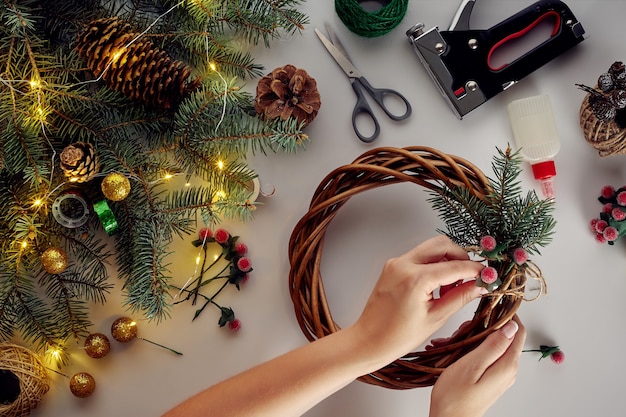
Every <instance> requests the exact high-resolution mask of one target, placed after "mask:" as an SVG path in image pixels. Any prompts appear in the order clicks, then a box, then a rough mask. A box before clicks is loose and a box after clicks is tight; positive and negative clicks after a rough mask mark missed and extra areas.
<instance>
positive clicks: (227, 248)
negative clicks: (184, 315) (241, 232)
mask: <svg viewBox="0 0 626 417" xmlns="http://www.w3.org/2000/svg"><path fill="white" fill-rule="evenodd" d="M192 244H193V245H194V246H195V247H201V248H202V250H203V252H204V256H203V257H202V263H201V265H200V266H199V268H198V269H197V271H196V272H197V276H196V277H195V278H193V279H190V280H189V281H188V282H187V283H186V284H185V286H184V287H183V288H177V287H174V288H177V289H178V290H179V291H180V292H181V293H186V294H187V296H186V297H185V298H184V299H182V300H181V301H178V302H177V303H175V304H178V303H181V302H184V301H188V300H190V301H191V303H192V305H196V303H197V302H198V300H199V299H202V300H204V303H203V304H202V305H201V306H200V307H199V308H198V309H197V310H196V312H195V315H194V317H193V320H195V319H196V318H197V317H198V316H199V315H200V314H201V313H202V312H203V311H204V309H205V308H206V307H207V306H209V305H213V306H214V307H217V308H218V309H219V310H220V319H219V321H218V325H219V326H220V327H225V326H227V325H228V328H229V329H230V330H232V331H234V332H237V331H239V329H240V328H241V320H239V319H238V318H236V317H235V312H234V311H233V309H232V308H230V307H224V306H222V305H220V304H218V303H217V301H216V300H215V299H216V297H217V296H218V295H219V294H220V293H221V292H222V291H223V290H224V289H225V288H226V287H227V286H228V285H234V286H235V287H236V288H237V290H240V289H241V284H244V283H246V282H247V281H248V280H249V278H250V275H249V273H250V272H251V271H252V261H251V260H250V258H248V257H247V254H248V246H247V245H246V244H245V243H243V242H240V241H239V236H232V235H231V234H230V233H229V232H228V231H227V230H226V229H217V230H215V231H212V230H211V229H209V228H206V227H205V228H202V229H200V231H199V232H198V239H196V240H194V241H193V242H192ZM211 244H217V245H219V247H221V252H220V253H219V254H218V255H217V256H215V257H214V258H212V259H211V260H210V259H209V257H207V254H208V250H209V246H210V245H211ZM194 274H195V273H194ZM217 281H222V284H221V285H220V286H219V287H217V289H215V288H216V287H215V286H210V285H209V284H211V283H213V282H217ZM209 288H213V289H214V290H213V292H212V293H211V294H206V293H204V292H201V290H204V291H206V290H207V289H209Z"/></svg>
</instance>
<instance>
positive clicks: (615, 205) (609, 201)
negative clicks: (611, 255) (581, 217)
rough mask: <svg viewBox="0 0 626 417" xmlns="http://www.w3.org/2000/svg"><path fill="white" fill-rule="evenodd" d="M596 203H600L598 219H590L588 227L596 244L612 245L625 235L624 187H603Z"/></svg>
mask: <svg viewBox="0 0 626 417" xmlns="http://www.w3.org/2000/svg"><path fill="white" fill-rule="evenodd" d="M598 201H600V203H602V211H601V212H600V216H599V217H596V218H593V219H591V221H590V222H589V227H590V228H591V231H592V233H594V235H595V239H596V242H598V243H608V244H609V245H614V244H615V242H616V241H617V240H618V239H619V238H620V237H621V236H624V235H625V234H626V221H625V220H626V185H625V186H622V187H621V188H618V189H615V188H613V187H612V186H610V185H605V186H604V187H602V189H601V190H600V196H599V197H598Z"/></svg>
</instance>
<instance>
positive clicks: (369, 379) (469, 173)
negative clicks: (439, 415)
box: [289, 147, 526, 389]
mask: <svg viewBox="0 0 626 417" xmlns="http://www.w3.org/2000/svg"><path fill="white" fill-rule="evenodd" d="M404 182H408V183H412V184H415V185H417V186H420V187H424V188H427V189H429V190H432V191H435V192H438V191H443V189H444V188H445V186H446V185H449V186H460V187H467V188H468V189H469V191H471V192H472V193H473V194H475V195H476V196H477V197H479V198H480V197H482V196H485V195H486V194H488V193H489V180H488V179H487V177H486V176H485V175H484V174H483V173H482V172H481V171H480V170H479V169H478V168H477V167H476V166H475V165H473V164H471V163H470V162H469V161H467V160H464V159H462V158H460V157H457V156H452V155H448V154H445V153H443V152H440V151H437V150H435V149H432V148H427V147H409V148H402V149H400V148H377V149H372V150H370V151H368V152H366V153H364V154H363V155H361V156H360V157H359V158H357V159H356V160H355V161H354V162H353V163H351V164H348V165H344V166H342V167H339V168H337V169H335V170H334V171H332V172H331V173H330V174H328V175H327V176H326V177H325V178H324V179H323V180H322V182H321V183H320V185H319V186H318V188H317V189H316V190H315V193H314V195H313V198H312V200H311V203H310V206H309V211H308V212H307V213H306V214H305V215H304V216H303V217H302V218H301V219H300V221H299V222H298V223H297V225H296V226H295V228H294V230H293V232H292V234H291V238H290V242H289V261H290V265H291V269H290V272H289V289H290V292H291V299H292V302H293V304H294V309H295V313H296V318H297V320H298V324H299V325H300V328H301V329H302V331H303V333H304V335H305V336H306V337H307V339H308V340H309V341H313V340H316V339H319V338H322V337H324V336H327V335H329V334H331V333H334V332H336V331H338V330H339V329H340V327H339V326H338V325H337V323H335V321H334V320H333V317H332V313H331V311H330V308H329V306H328V302H327V299H326V293H325V290H324V285H323V280H322V276H321V273H320V263H321V258H322V248H323V245H324V243H323V242H324V237H325V235H326V230H327V229H328V226H329V225H330V223H331V221H332V219H333V218H334V216H335V215H336V214H337V212H338V210H339V209H340V208H341V207H342V206H343V205H344V204H345V203H346V202H347V201H348V200H349V199H350V198H351V197H353V196H354V195H356V194H359V193H361V192H364V191H367V190H371V189H374V188H377V187H381V186H385V185H391V184H397V183H404ZM525 284H526V276H525V275H523V274H518V273H515V272H512V273H511V275H509V276H507V277H504V278H503V279H502V285H500V287H498V289H497V290H495V291H494V292H493V293H491V294H489V296H485V297H483V298H482V299H481V300H480V302H479V304H478V307H477V310H476V312H475V313H474V317H473V319H472V320H471V321H470V322H469V323H467V324H466V325H464V326H462V327H461V328H460V329H459V330H458V331H457V332H455V334H454V335H453V336H452V337H450V338H449V339H448V341H447V342H446V343H444V344H442V345H439V344H438V345H437V347H434V348H432V349H428V350H425V351H421V352H412V353H409V354H408V355H406V356H404V357H402V358H400V359H398V360H396V361H394V362H393V363H391V364H389V365H387V366H386V367H384V368H382V369H379V370H378V371H376V372H373V373H371V374H368V375H364V376H362V377H360V378H359V380H361V381H363V382H366V383H369V384H373V385H378V386H382V387H385V388H391V389H410V388H417V387H426V386H431V385H433V384H434V383H435V382H436V381H437V377H438V376H439V375H440V374H441V373H442V372H443V371H444V369H445V368H446V367H447V366H449V365H450V364H452V363H454V362H455V361H456V360H457V359H459V358H460V357H462V356H463V355H464V354H466V353H467V352H469V351H471V350H473V349H474V348H475V347H476V346H478V345H479V344H480V343H481V342H482V341H483V340H484V339H485V338H486V337H487V336H488V335H489V334H490V333H491V332H493V331H494V330H496V329H499V328H500V327H502V326H503V325H504V324H505V323H507V322H508V321H509V320H511V319H512V318H513V316H514V315H515V313H516V312H517V310H518V308H519V306H520V304H521V302H522V300H523V296H520V295H519V292H516V291H509V289H511V288H516V289H522V290H523V288H525Z"/></svg>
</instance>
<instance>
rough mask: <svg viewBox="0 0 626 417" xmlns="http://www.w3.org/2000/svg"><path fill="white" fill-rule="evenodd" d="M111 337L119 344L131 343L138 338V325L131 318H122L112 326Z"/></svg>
mask: <svg viewBox="0 0 626 417" xmlns="http://www.w3.org/2000/svg"><path fill="white" fill-rule="evenodd" d="M111 335H112V336H113V339H115V340H117V341H118V342H122V343H126V342H130V341H131V340H133V339H134V338H136V337H137V323H136V322H135V320H133V319H131V318H129V317H120V318H119V319H116V320H115V321H114V322H113V324H112V325H111Z"/></svg>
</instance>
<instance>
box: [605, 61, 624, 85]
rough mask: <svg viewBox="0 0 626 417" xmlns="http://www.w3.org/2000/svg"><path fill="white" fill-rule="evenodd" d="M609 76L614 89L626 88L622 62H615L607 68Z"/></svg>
mask: <svg viewBox="0 0 626 417" xmlns="http://www.w3.org/2000/svg"><path fill="white" fill-rule="evenodd" d="M609 74H611V77H612V78H613V83H614V85H615V87H616V88H625V87H626V66H625V65H624V63H623V62H621V61H615V62H614V63H613V65H611V68H609Z"/></svg>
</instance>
